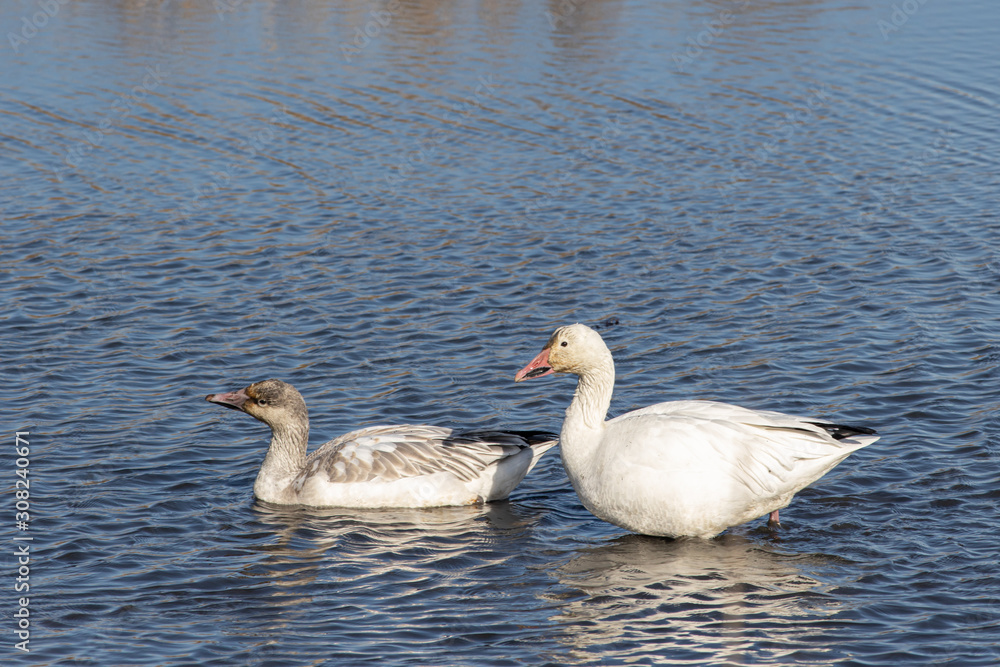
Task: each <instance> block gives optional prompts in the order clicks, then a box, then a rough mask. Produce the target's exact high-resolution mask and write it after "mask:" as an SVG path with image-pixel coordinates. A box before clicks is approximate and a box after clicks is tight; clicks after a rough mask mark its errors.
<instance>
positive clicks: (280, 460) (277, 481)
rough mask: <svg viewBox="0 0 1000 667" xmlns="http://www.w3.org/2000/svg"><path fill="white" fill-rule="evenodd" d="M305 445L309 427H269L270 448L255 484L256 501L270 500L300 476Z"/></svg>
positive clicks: (282, 425)
mask: <svg viewBox="0 0 1000 667" xmlns="http://www.w3.org/2000/svg"><path fill="white" fill-rule="evenodd" d="M308 443H309V425H308V423H307V424H305V425H301V424H278V425H272V426H271V446H270V447H268V449H267V455H266V456H265V457H264V463H263V464H261V466H260V472H259V473H257V481H256V482H255V483H254V493H255V494H256V495H257V497H258V498H261V499H263V500H270V499H271V498H273V497H274V496H275V494H277V493H279V492H280V491H281V490H282V489H283V488H284V486H285V485H287V483H289V482H290V481H291V478H293V477H295V475H297V474H298V473H299V471H300V470H301V469H302V466H303V465H304V464H305V461H306V448H307V447H308Z"/></svg>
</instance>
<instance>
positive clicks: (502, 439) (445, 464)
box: [205, 380, 557, 508]
mask: <svg viewBox="0 0 1000 667" xmlns="http://www.w3.org/2000/svg"><path fill="white" fill-rule="evenodd" d="M205 398H206V400H208V401H210V402H212V403H217V404H218V405H222V406H225V407H227V408H233V409H234V410H241V411H243V412H245V413H247V414H248V415H250V416H251V417H254V418H255V419H258V420H259V421H262V422H264V423H265V424H267V425H268V426H270V427H271V446H270V447H269V448H268V450H267V455H266V456H265V457H264V463H263V464H262V465H261V467H260V472H259V473H258V474H257V481H256V482H254V485H253V492H254V495H255V496H256V497H257V498H259V499H260V500H263V501H266V502H270V503H276V504H281V505H310V506H314V507H353V508H376V507H438V506H442V505H469V504H472V503H477V502H489V501H491V500H502V499H504V498H506V497H507V496H508V495H510V492H511V491H513V490H514V487H515V486H517V485H518V484H519V483H520V482H521V480H522V479H524V476H525V475H527V474H528V472H529V471H530V470H531V469H532V468H533V467H534V466H535V464H536V463H537V462H538V459H539V458H540V457H541V456H542V454H544V453H545V452H546V451H547V450H548V449H550V448H552V447H553V446H554V445H555V444H556V442H557V440H555V435H553V434H550V433H540V432H534V431H531V432H527V431H525V432H522V431H453V430H451V429H448V428H440V427H437V426H412V425H401V426H372V427H369V428H362V429H359V430H357V431H351V432H350V433H346V434H344V435H342V436H340V437H339V438H336V439H334V440H331V441H330V442H327V443H326V444H324V445H322V446H321V447H320V448H319V449H317V450H316V451H314V452H313V453H312V454H310V455H308V456H306V448H307V445H308V442H309V415H308V412H307V411H306V402H305V400H304V399H303V398H302V395H301V394H300V393H299V392H298V391H297V390H296V389H295V387H293V386H292V385H290V384H288V383H286V382H282V381H281V380H264V381H262V382H255V383H254V384H251V385H250V386H248V387H246V388H245V389H240V390H239V391H233V392H229V393H224V394H209V395H208V396H206V397H205Z"/></svg>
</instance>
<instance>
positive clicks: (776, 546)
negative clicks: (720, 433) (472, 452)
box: [0, 0, 1000, 666]
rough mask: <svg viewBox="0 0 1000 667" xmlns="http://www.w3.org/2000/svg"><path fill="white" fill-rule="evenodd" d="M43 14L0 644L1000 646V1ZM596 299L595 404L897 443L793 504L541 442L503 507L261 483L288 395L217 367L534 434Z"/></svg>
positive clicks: (175, 8) (86, 660)
mask: <svg viewBox="0 0 1000 667" xmlns="http://www.w3.org/2000/svg"><path fill="white" fill-rule="evenodd" d="M40 6H41V5H38V4H35V3H30V2H26V1H25V2H7V3H4V4H3V5H2V7H0V28H2V30H0V34H2V35H5V36H6V37H5V40H4V44H3V56H2V57H3V68H2V74H0V81H2V86H0V117H2V120H0V146H2V148H0V150H2V154H3V160H2V162H0V164H2V167H0V169H2V172H0V178H2V190H0V192H2V198H0V215H2V218H3V231H2V238H3V246H2V258H0V261H2V270H3V276H4V278H5V290H4V296H3V310H2V316H0V317H2V318H3V326H2V329H0V332H2V333H0V341H2V348H0V357H2V359H3V369H4V373H5V376H6V377H5V379H6V382H5V392H4V398H5V401H4V402H5V407H6V410H5V412H6V414H7V419H6V420H5V422H4V423H5V424H6V425H7V426H6V427H5V428H6V429H7V432H6V434H5V435H4V438H6V440H7V442H8V443H9V444H8V446H7V447H6V448H5V449H4V456H3V459H2V461H3V462H4V463H3V468H2V470H0V485H2V487H3V498H4V500H3V506H4V507H6V508H7V511H6V513H5V515H4V516H5V517H6V518H5V519H3V520H2V521H0V526H2V531H3V533H2V536H0V539H2V540H3V544H4V545H5V546H4V547H3V549H2V552H3V554H4V556H3V563H4V569H3V572H4V574H3V575H2V576H3V577H4V578H5V581H4V583H3V584H2V586H0V589H2V590H3V594H2V596H0V599H2V602H0V606H2V608H3V617H4V618H5V619H6V620H5V621H4V622H3V624H2V625H0V627H2V632H0V636H2V638H3V641H2V643H3V648H2V651H3V656H4V657H3V658H2V659H3V661H4V663H5V664H12V663H15V662H16V664H33V665H55V664H80V665H102V666H103V665H182V664H199V665H282V666H286V665H321V664H325V665H352V666H353V665H367V664H373V665H374V664H377V665H380V666H396V665H470V666H471V665H476V666H479V665H498V666H499V665H529V664H530V665H623V664H697V665H707V664H711V665H738V664H764V663H766V664H817V665H828V664H834V663H836V664H851V665H916V664H952V665H995V664H997V663H1000V576H998V574H997V571H998V568H997V556H996V553H997V540H996V535H997V531H998V530H1000V516H998V513H997V501H998V500H1000V481H998V473H997V470H998V464H1000V459H998V455H1000V452H998V440H1000V421H998V419H997V417H996V408H997V395H998V394H997V376H998V366H1000V348H998V344H997V331H998V324H1000V321H998V320H1000V316H998V313H1000V295H998V289H997V288H998V283H1000V225H998V218H997V210H998V195H997V193H998V192H1000V178H998V174H1000V165H998V156H1000V139H998V137H1000V132H998V130H1000V121H998V120H997V119H998V113H997V112H998V97H1000V95H998V94H1000V73H998V70H997V68H996V62H997V56H998V52H997V47H996V44H997V41H998V37H1000V35H998V29H997V26H998V25H1000V8H998V6H997V5H996V3H993V2H988V1H987V0H968V1H965V2H951V3H946V2H940V1H937V0H928V1H927V2H904V3H896V4H895V5H894V3H891V2H888V1H884V2H883V1H881V0H879V1H872V2H862V3H852V2H846V1H845V0H815V1H810V2H769V3H744V2H742V1H737V2H722V1H720V2H704V3H684V2H678V1H669V0H668V1H664V2H659V1H652V0H634V1H633V0H619V1H608V2H590V3H582V2H566V3H562V2H551V3H544V2H539V3H502V2H488V1H484V2H480V3H472V4H467V3H411V2H398V3H397V2H390V3H386V4H371V5H370V4H367V3H364V2H357V3H352V2H332V3H313V2H288V3H265V2H239V1H238V0H234V1H233V2H230V3H229V4H226V3H225V2H219V3H215V4H214V5H213V4H212V3H209V2H177V1H172V0H166V1H164V2H148V3H131V2H128V3H104V2H98V1H96V0H73V1H72V2H68V3H65V4H60V5H57V8H58V11H57V12H56V13H54V15H53V16H51V17H48V18H46V17H44V16H40V15H38V12H39V11H42V10H40V9H39V7H40ZM894 6H895V7H896V9H894ZM50 9H51V7H50ZM372 12H374V14H373V13H372ZM898 12H902V13H898ZM22 17H23V18H24V21H28V22H29V23H30V22H31V21H35V22H36V23H40V24H41V23H44V25H41V27H37V28H36V29H35V31H34V32H32V30H29V29H28V28H27V27H25V24H24V22H23V21H22ZM43 19H44V21H43ZM904 19H905V20H904ZM21 30H24V31H25V33H24V34H28V35H30V37H24V34H22V33H21V32H20V31H21ZM365 31H367V33H368V34H366V33H365ZM11 35H15V37H16V36H17V35H20V36H21V37H20V38H15V39H13V40H12V38H11ZM22 39H23V41H21V40H22ZM15 47H16V50H15ZM575 321H582V322H587V323H591V324H604V327H603V328H602V333H603V334H604V336H605V338H606V339H607V341H608V343H609V345H610V346H611V348H612V350H613V352H614V354H615V358H616V361H617V368H618V381H617V385H616V393H615V398H614V401H613V404H612V413H613V414H619V413H621V412H623V411H626V410H629V409H632V408H635V407H640V406H644V405H648V404H650V403H653V402H656V401H661V400H670V399H685V398H710V399H721V400H725V401H730V402H734V403H738V404H741V405H745V406H748V407H752V408H766V409H777V410H783V411H786V412H793V413H804V414H808V415H815V416H817V417H820V416H822V417H828V418H831V419H836V420H842V421H845V422H847V423H858V424H863V425H869V426H873V427H875V428H877V429H879V431H880V433H881V434H882V436H883V437H882V440H880V441H879V442H878V443H877V444H876V445H874V446H872V447H869V448H867V449H865V450H863V451H861V452H859V453H857V454H855V455H853V456H852V457H850V458H849V459H848V460H847V461H845V462H844V463H843V464H841V466H840V467H838V468H837V469H835V470H834V471H833V472H832V473H831V474H829V475H828V476H827V477H825V478H824V479H823V480H821V481H820V482H818V483H817V484H816V485H814V486H813V487H812V488H809V489H807V490H805V491H803V492H802V493H801V494H799V496H798V497H797V498H796V500H795V501H794V502H793V503H792V505H791V506H790V507H789V508H788V509H787V510H783V511H782V519H783V523H784V524H785V527H784V530H782V531H781V532H780V533H779V534H777V535H772V534H771V533H769V532H768V531H767V530H765V529H764V527H763V525H762V524H763V522H762V521H759V522H756V523H755V524H749V525H745V526H740V527H737V528H733V529H731V530H730V531H728V532H727V533H726V534H724V535H723V536H721V537H720V538H718V539H716V540H712V541H708V542H702V541H697V540H679V541H668V540H662V539H652V538H645V537H638V536H634V535H629V534H627V533H625V532H624V531H622V530H620V529H618V528H616V527H614V526H611V525H609V524H605V523H602V522H601V521H598V520H597V519H595V518H594V517H592V516H591V515H590V514H589V513H588V512H587V511H586V510H584V509H583V508H582V506H581V505H580V503H579V501H578V500H577V498H576V496H575V494H574V493H573V492H572V490H571V489H570V488H569V485H568V483H567V480H566V478H565V476H564V473H563V471H562V467H561V465H560V461H559V458H558V456H557V455H556V453H555V452H552V453H550V454H549V455H547V456H546V458H545V459H543V461H542V462H541V464H540V465H539V467H538V468H537V469H536V470H535V471H534V472H533V473H532V474H531V475H530V476H529V477H528V478H527V479H526V480H525V482H524V483H523V484H522V485H521V486H520V487H519V488H518V489H517V490H516V491H515V492H514V494H513V496H512V498H511V500H510V501H509V502H506V503H497V504H494V505H490V506H486V507H474V508H446V509H439V510H430V511H380V512H349V511H337V510H300V509H290V508H284V509H283V508H276V507H272V506H265V505H262V504H259V503H255V502H254V501H253V499H252V495H251V485H252V481H253V478H254V476H255V474H256V470H257V467H258V466H259V464H260V461H261V459H262V457H263V452H264V447H265V446H266V441H267V432H266V429H265V428H263V427H262V425H260V424H258V423H256V422H254V421H253V420H251V419H249V418H247V417H246V416H244V415H239V414H236V413H233V412H229V411H224V410H221V409H219V408H218V407H217V406H212V405H209V404H207V403H206V402H205V401H204V400H203V398H204V395H205V394H207V393H209V392H216V391H223V390H230V389H236V388H239V387H242V386H244V385H245V384H247V383H249V382H250V381H252V380H259V379H264V378H267V377H279V378H282V379H285V380H287V381H290V382H292V383H293V384H295V385H296V386H297V387H298V388H299V389H300V390H301V391H302V393H303V394H304V395H305V397H306V399H307V401H308V403H309V405H310V407H311V416H312V424H313V428H312V441H313V444H314V446H315V445H316V444H319V443H320V442H322V441H323V440H325V439H327V438H330V437H333V436H335V435H338V434H340V433H342V432H344V431H346V430H348V429H351V428H354V427H358V426H363V425H373V424H378V423H394V422H407V421H412V422H429V423H434V424H441V425H461V426H479V427H495V426H507V427H521V428H544V429H553V430H554V429H558V426H559V424H560V420H561V417H562V411H563V410H564V409H565V407H566V405H567V404H568V401H569V398H570V395H571V392H572V387H573V382H572V380H570V379H568V378H562V379H559V378H544V379H541V380H536V381H534V382H531V383H526V384H524V385H516V386H515V385H514V384H513V382H512V377H513V374H514V373H515V372H516V371H517V370H518V369H519V368H521V367H522V366H523V365H524V364H525V363H527V361H529V360H530V359H531V358H532V357H533V356H534V355H535V354H536V353H537V352H538V351H539V349H540V347H541V345H542V344H543V343H544V341H545V340H546V338H547V337H548V335H549V333H550V332H551V330H552V329H554V328H555V327H556V326H558V325H561V324H566V323H570V322H575ZM613 322H617V324H613ZM18 430H21V431H29V432H30V435H29V436H28V440H29V444H30V455H29V456H28V458H29V459H30V468H29V469H30V483H31V486H30V499H29V502H30V522H29V527H28V530H27V531H21V530H18V528H17V527H16V524H15V517H14V513H15V509H16V508H15V501H16V498H15V495H14V492H15V481H17V479H18V477H17V475H16V470H17V469H18V468H17V462H16V455H15V453H14V451H13V450H14V447H13V445H14V440H15V431H18ZM16 536H17V537H26V536H30V537H32V538H33V541H31V542H30V543H28V542H15V541H14V538H15V537H16ZM24 544H29V545H30V553H31V558H32V560H31V562H30V587H31V588H30V601H29V605H28V609H29V611H30V633H31V634H30V644H29V645H28V646H29V647H30V653H28V654H24V653H22V652H20V651H17V650H16V649H15V648H14V644H15V643H16V642H17V641H18V638H17V637H16V634H15V631H16V627H15V623H14V619H13V614H14V613H15V612H16V611H17V610H18V609H19V604H18V599H17V598H18V596H19V595H21V594H19V593H17V592H15V591H14V585H15V576H16V575H15V571H16V568H17V566H18V564H17V562H16V559H17V556H16V549H17V548H18V547H19V546H23V545H24Z"/></svg>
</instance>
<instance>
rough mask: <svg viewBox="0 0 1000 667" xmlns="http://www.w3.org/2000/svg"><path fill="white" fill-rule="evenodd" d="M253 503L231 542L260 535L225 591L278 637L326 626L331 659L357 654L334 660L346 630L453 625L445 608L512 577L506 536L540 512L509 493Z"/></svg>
mask: <svg viewBox="0 0 1000 667" xmlns="http://www.w3.org/2000/svg"><path fill="white" fill-rule="evenodd" d="M252 509H253V513H254V515H255V519H256V520H255V521H253V522H250V523H249V524H247V525H246V526H245V530H246V533H245V534H244V535H242V536H241V539H239V540H238V542H237V543H238V544H239V546H240V548H241V549H242V548H243V547H244V546H245V544H246V542H247V541H248V540H255V541H257V542H258V546H257V547H256V549H255V550H256V552H257V554H256V556H255V557H253V558H252V559H251V560H252V562H249V563H247V564H245V565H244V566H242V567H241V568H240V580H241V581H242V582H243V584H242V585H241V586H239V587H238V590H231V589H230V590H229V593H228V595H229V598H233V597H235V599H237V600H238V601H239V602H238V613H239V616H240V621H239V623H240V625H241V626H244V627H245V626H248V625H249V626H251V627H253V628H254V629H255V633H259V635H260V636H261V637H262V638H267V640H268V641H275V642H278V643H287V642H288V641H290V638H291V637H293V636H294V635H295V633H296V632H302V633H304V634H307V635H309V636H310V637H314V636H316V635H317V633H323V636H324V637H325V638H326V640H327V641H329V644H330V646H331V651H332V652H331V654H330V660H331V662H330V663H328V664H344V665H347V664H354V663H352V662H350V661H341V662H338V660H337V658H338V656H337V654H336V647H337V646H338V645H339V644H340V643H342V642H348V639H347V638H348V637H350V638H351V641H353V642H354V643H356V642H357V640H358V638H359V637H362V636H365V637H368V638H369V639H370V640H371V641H373V642H377V641H379V639H380V638H381V639H382V640H383V641H384V640H385V638H386V637H388V636H390V635H391V634H392V633H388V634H387V632H388V631H387V628H388V627H390V626H391V625H394V624H395V625H406V623H407V622H408V623H411V624H412V623H417V624H423V625H424V626H426V627H430V628H432V629H436V631H438V632H441V633H446V632H450V631H451V630H448V628H449V627H451V626H453V625H456V624H457V623H458V622H459V621H461V620H462V619H461V617H459V618H457V619H451V618H449V617H448V613H449V612H451V613H452V614H458V613H462V614H464V613H466V612H467V611H468V606H469V605H470V604H481V598H482V597H483V596H484V595H487V594H490V593H491V592H492V591H496V590H502V588H503V586H504V585H505V584H506V583H508V582H509V580H510V577H511V569H512V565H510V564H509V563H508V562H507V561H509V560H510V558H511V555H512V552H511V549H510V548H509V545H510V544H511V543H521V542H523V541H524V540H525V539H526V538H525V536H526V535H529V534H531V533H532V532H533V531H534V527H535V525H536V524H537V522H538V521H540V520H542V519H543V518H544V514H543V513H534V512H531V511H526V510H524V509H523V508H522V507H521V506H518V505H512V504H510V503H508V502H506V501H499V502H495V503H489V504H487V505H470V506H459V507H440V508H428V509H407V508H404V509H376V510H369V511H366V512H365V513H364V514H359V513H358V512H356V511H352V510H350V509H337V508H329V509H326V508H305V507H289V506H282V505H274V504H270V503H263V502H260V501H258V502H255V503H254V504H253V506H252ZM452 579H454V580H457V581H464V582H467V583H468V585H467V586H465V585H463V586H456V585H454V584H449V583H448V581H449V580H452ZM455 597H461V598H463V599H462V600H461V602H457V603H456V602H454V598H455ZM227 599H228V598H227ZM449 602H450V604H449ZM317 604H319V605H320V606H323V607H324V608H327V609H330V608H333V609H337V613H336V614H335V618H326V617H323V618H317V617H316V616H315V614H312V613H311V612H310V610H314V609H315V608H316V605H317ZM233 613H234V614H235V613H237V612H236V611H234V612H233ZM422 619H426V620H422ZM438 626H443V627H438ZM399 631H400V632H405V629H404V628H400V629H399ZM348 643H350V642H348ZM243 664H250V661H246V662H244V663H243ZM325 664H326V663H325ZM426 664H433V663H431V662H428V663H426Z"/></svg>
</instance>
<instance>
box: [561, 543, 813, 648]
mask: <svg viewBox="0 0 1000 667" xmlns="http://www.w3.org/2000/svg"><path fill="white" fill-rule="evenodd" d="M815 559H816V557H812V556H809V557H805V556H799V555H794V554H787V553H780V552H777V551H775V550H773V547H772V546H770V545H768V544H767V543H762V542H759V541H756V540H754V539H751V538H748V537H746V536H743V535H739V534H726V535H723V536H721V537H719V538H716V539H713V540H701V539H695V538H686V539H678V540H667V539H663V538H654V537H646V536H642V535H625V536H622V537H619V538H617V539H615V540H613V541H611V542H609V543H607V544H604V545H601V546H598V547H596V548H592V549H588V550H587V551H584V552H582V553H581V554H579V555H578V556H577V557H575V558H573V559H572V560H571V561H569V562H568V563H566V564H565V565H563V566H562V567H560V568H559V569H558V570H557V574H558V577H559V580H560V583H562V584H563V585H564V586H565V587H567V588H568V589H570V590H572V591H577V592H578V595H575V596H574V595H572V594H570V595H566V596H565V599H563V600H562V601H561V605H560V613H559V614H558V615H557V616H556V617H555V618H554V619H553V620H555V621H557V622H558V623H560V624H562V625H563V626H564V628H565V630H566V632H565V639H564V642H565V643H566V644H567V645H568V646H567V649H568V650H569V653H570V655H571V656H573V657H575V658H579V659H593V658H594V654H595V652H597V653H600V652H601V651H602V649H605V648H606V649H607V650H609V651H611V652H615V651H617V650H620V647H621V646H624V645H628V646H630V647H632V648H631V650H632V651H636V652H637V653H636V656H634V657H636V658H637V657H638V656H639V655H646V654H655V655H660V656H663V657H671V656H672V657H675V658H680V657H681V656H683V655H686V656H687V657H688V658H691V657H693V656H697V659H698V660H705V661H715V660H719V661H723V662H725V663H726V664H743V663H745V662H755V661H758V660H759V659H761V658H763V657H764V656H763V655H761V654H760V652H761V647H760V639H761V637H767V638H769V639H770V640H772V641H773V642H774V643H773V644H772V648H770V649H768V656H770V657H776V656H777V657H780V655H781V654H782V653H783V649H782V648H781V646H782V645H781V644H780V642H781V641H782V639H788V640H791V639H792V638H793V637H795V638H796V639H797V642H796V643H797V645H798V646H799V647H801V645H802V636H803V635H804V634H806V633H808V632H810V630H811V629H810V627H809V625H810V624H811V623H812V622H814V621H815V620H816V619H823V618H826V617H828V616H829V615H830V614H831V613H832V603H830V602H829V599H828V598H827V597H826V596H825V595H824V593H823V587H824V584H822V582H820V581H818V580H816V579H813V578H812V577H810V576H807V575H806V574H803V572H802V571H801V570H800V567H801V566H802V565H803V564H805V562H807V561H814V560H815ZM811 564H813V565H815V564H816V563H815V562H813V563H811ZM812 630H814V628H813V629H812ZM765 631H766V634H765ZM623 640H628V641H623ZM815 650H816V651H817V655H819V654H821V653H822V652H823V651H824V650H825V649H824V648H823V647H822V646H818V647H816V649H815ZM751 652H753V654H752V655H751V654H750V653H751ZM619 657H623V656H619Z"/></svg>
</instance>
